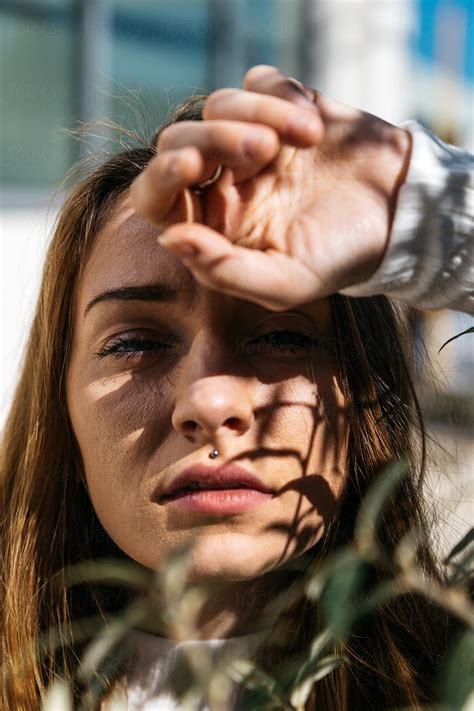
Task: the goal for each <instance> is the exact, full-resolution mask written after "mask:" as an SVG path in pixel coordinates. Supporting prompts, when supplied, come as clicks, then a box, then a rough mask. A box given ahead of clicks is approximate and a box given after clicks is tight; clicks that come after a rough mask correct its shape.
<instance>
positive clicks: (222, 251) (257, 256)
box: [159, 222, 315, 311]
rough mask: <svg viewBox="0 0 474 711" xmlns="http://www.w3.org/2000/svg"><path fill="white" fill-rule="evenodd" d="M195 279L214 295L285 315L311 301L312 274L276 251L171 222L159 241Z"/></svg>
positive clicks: (194, 224) (205, 229)
mask: <svg viewBox="0 0 474 711" xmlns="http://www.w3.org/2000/svg"><path fill="white" fill-rule="evenodd" d="M159 242H160V244H161V245H163V246H164V247H166V248H167V249H169V250H170V251H171V252H173V253H174V254H176V255H177V256H178V257H179V258H180V259H181V261H182V262H183V264H184V265H185V266H186V267H187V268H188V269H189V270H190V271H191V272H192V274H193V276H194V277H195V279H196V280H197V281H198V282H199V283H201V284H203V285H204V286H206V287H207V288H209V289H212V290H214V291H219V292H222V293H224V294H228V295H229V296H233V297H235V298H239V299H244V300H245V301H253V302H254V303H257V304H259V305H260V306H263V307H264V308H266V309H270V310H271V311H285V310H287V309H289V308H291V307H293V306H295V305H297V304H300V303H304V302H305V301H310V300H312V299H313V298H315V297H314V296H313V295H312V292H314V291H315V276H314V275H313V274H311V273H310V271H309V270H307V269H306V268H305V267H304V266H303V265H301V264H299V263H296V262H295V260H294V259H292V258H290V257H289V256H287V255H285V254H282V253H280V252H277V251H275V250H267V251H265V252H264V251H261V250H259V249H251V248H249V247H241V246H240V245H235V244H232V242H230V241H229V240H228V239H226V238H225V237H223V236H222V235H221V234H220V233H219V232H216V231H215V230H213V229H211V228H210V227H207V226H205V225H202V224H198V223H189V222H186V223H181V224H175V225H173V226H172V227H170V228H168V229H167V230H166V231H165V232H163V234H162V235H161V236H160V237H159Z"/></svg>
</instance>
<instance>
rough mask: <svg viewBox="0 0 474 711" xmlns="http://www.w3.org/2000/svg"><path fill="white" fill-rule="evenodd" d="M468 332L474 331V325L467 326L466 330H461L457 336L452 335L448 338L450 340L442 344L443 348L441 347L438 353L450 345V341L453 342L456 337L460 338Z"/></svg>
mask: <svg viewBox="0 0 474 711" xmlns="http://www.w3.org/2000/svg"><path fill="white" fill-rule="evenodd" d="M466 333H474V326H471V327H470V328H466V330H465V331H461V333H457V334H456V335H455V336H452V338H448V340H447V341H446V342H445V343H443V345H442V346H441V348H440V349H439V351H438V355H439V354H440V353H441V351H442V350H443V348H444V347H445V346H447V345H448V343H451V341H455V340H456V338H460V337H461V336H465V335H466Z"/></svg>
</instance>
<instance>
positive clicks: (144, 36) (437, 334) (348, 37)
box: [0, 0, 474, 414]
mask: <svg viewBox="0 0 474 711" xmlns="http://www.w3.org/2000/svg"><path fill="white" fill-rule="evenodd" d="M469 37H470V38H472V37H474V5H473V4H472V2H470V1H469V0H377V1H375V0H257V1H255V0H179V2H176V0H175V1H174V2H173V1H171V0H159V2H157V1H156V0H134V1H133V2H129V1H127V0H0V48H1V49H0V52H1V55H0V72H1V104H0V126H1V129H0V131H1V133H0V165H1V175H0V180H1V190H2V196H1V204H0V229H1V249H2V291H1V294H2V303H1V308H2V311H1V313H2V354H1V363H2V401H3V402H5V403H8V401H9V397H10V394H11V391H12V387H13V384H14V381H15V377H16V373H17V371H18V363H19V357H20V352H21V347H22V344H23V342H24V337H25V334H26V331H27V326H28V323H29V320H30V318H31V312H32V308H33V305H34V301H35V297H36V291H37V287H38V281H39V277H40V272H41V260H42V257H43V255H44V249H45V245H46V243H47V239H48V235H49V231H50V226H51V223H52V221H53V219H54V215H55V210H56V204H57V199H56V200H55V199H54V198H52V191H53V188H54V187H55V186H57V184H58V182H59V181H60V180H61V178H62V176H63V175H64V173H65V172H66V171H67V169H68V168H69V167H70V166H71V164H72V163H73V162H74V161H75V160H76V159H77V158H78V157H79V155H80V153H81V151H82V150H84V146H82V147H81V143H80V142H78V141H77V140H76V139H75V138H74V137H73V135H72V134H71V132H73V131H75V130H77V128H78V127H79V125H80V123H81V122H87V121H93V120H95V119H98V118H101V117H107V118H109V119H112V120H114V121H116V122H117V123H119V124H120V125H123V126H126V127H132V128H134V129H136V130H138V131H139V132H142V133H143V132H144V131H145V132H148V131H151V130H152V129H153V127H155V126H156V125H157V124H158V123H159V122H160V121H161V120H162V118H163V117H164V115H165V114H166V112H167V111H168V110H169V108H170V107H172V106H173V105H174V104H175V103H176V102H178V101H179V100H180V99H181V98H182V97H184V96H189V95H192V94H196V93H207V92H209V91H211V90H212V89H214V88H216V87H219V86H225V85H227V86H238V85H240V83H241V79H242V76H243V74H244V72H245V70H246V69H247V68H248V67H250V66H252V65H254V64H257V63H267V64H274V65H277V66H279V67H280V68H281V69H282V70H283V71H284V72H286V73H287V74H290V75H293V76H296V77H298V78H301V79H302V80H303V81H305V82H306V83H307V84H310V85H312V86H315V87H317V88H318V89H320V90H321V91H322V92H323V93H326V94H328V95H330V96H333V97H334V98H337V99H339V100H341V101H345V102H346V103H349V104H352V105H355V106H359V107H360V108H362V109H365V110H367V111H371V112H372V113H375V114H377V115H380V116H382V117H383V118H385V119H387V120H389V121H392V122H398V121H401V120H403V119H406V118H419V119H420V120H422V121H423V122H424V123H425V125H428V126H429V127H431V128H433V129H434V130H435V131H436V132H437V133H438V134H440V135H441V136H442V137H443V138H445V139H446V140H449V141H450V142H454V143H456V144H459V145H462V146H465V147H467V148H470V149H471V150H473V149H474V125H473V106H474V53H473V47H472V44H471V45H469V42H468V38H469ZM92 134H94V135H92ZM106 134H107V130H105V129H100V130H90V131H89V138H88V139H87V141H86V147H87V148H88V149H89V150H93V151H95V150H100V149H101V146H103V145H104V137H105V135H106ZM58 199H60V192H59V197H58ZM12 305H14V307H12ZM471 324H472V319H471V320H469V319H468V317H466V316H464V315H460V314H444V313H441V314H434V315H432V316H430V317H429V319H428V321H426V322H425V323H424V325H423V326H422V330H423V331H424V333H425V335H428V337H429V339H430V341H431V343H432V348H431V350H432V352H433V354H435V355H436V357H435V358H434V361H435V365H436V364H438V372H439V377H440V378H444V382H445V388H446V390H447V391H453V392H457V393H461V394H462V395H465V394H466V393H468V394H471V395H472V393H473V392H474V390H473V389H474V379H472V378H470V373H469V371H470V369H472V365H473V364H474V353H473V347H472V345H471V338H472V337H469V336H467V337H465V338H464V339H459V340H458V341H456V342H453V344H452V345H450V346H449V347H446V349H444V350H443V351H442V357H440V358H438V356H437V350H438V349H439V347H440V346H441V345H442V343H443V342H444V341H445V340H447V339H448V338H449V337H450V336H452V335H454V334H455V333H456V332H459V331H460V330H463V329H464V328H467V327H468V326H469V325H471ZM4 411H5V408H4V410H2V414H3V413H4Z"/></svg>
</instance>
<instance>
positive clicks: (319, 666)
mask: <svg viewBox="0 0 474 711" xmlns="http://www.w3.org/2000/svg"><path fill="white" fill-rule="evenodd" d="M341 661H342V660H341V659H340V658H339V657H333V656H330V657H324V658H323V659H320V660H318V661H317V662H316V663H314V664H309V665H308V666H307V667H305V668H304V670H302V672H303V673H302V675H301V678H300V679H298V681H297V685H296V687H295V688H294V690H293V691H292V694H291V698H290V700H291V703H292V705H293V706H294V708H296V709H302V710H303V709H304V707H305V704H306V702H307V701H308V698H309V695H310V693H311V689H312V688H313V686H314V685H315V684H316V682H318V681H320V680H321V679H323V678H324V677H325V676H327V675H328V674H330V673H331V672H332V671H334V669H337V667H338V666H340V664H341Z"/></svg>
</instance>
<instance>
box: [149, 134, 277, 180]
mask: <svg viewBox="0 0 474 711" xmlns="http://www.w3.org/2000/svg"><path fill="white" fill-rule="evenodd" d="M190 145H192V146H195V147H196V148H198V149H199V151H200V152H201V154H202V156H203V157H204V160H205V162H206V170H208V171H209V172H208V174H207V175H206V174H203V175H202V176H200V178H199V180H200V181H203V180H207V179H208V178H210V177H211V175H212V174H213V172H214V171H215V169H216V166H217V165H218V164H224V165H226V166H228V167H230V168H233V169H236V179H237V180H243V179H248V178H251V177H254V176H255V175H257V174H258V173H259V172H260V171H261V169H262V168H263V167H264V166H265V165H267V164H268V163H270V162H271V161H272V160H273V159H274V158H275V156H276V155H277V153H278V151H279V149H280V141H279V138H278V134H277V133H276V132H275V131H274V130H273V129H272V128H270V127H268V126H262V125H261V124H258V123H254V124H252V123H244V122H241V121H219V120H216V121H180V122H179V123H176V124H173V125H172V126H169V127H167V128H166V129H165V130H164V131H163V132H162V134H161V135H160V138H159V141H158V154H160V152H162V151H167V150H176V149H179V148H183V147H185V146H190Z"/></svg>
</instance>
